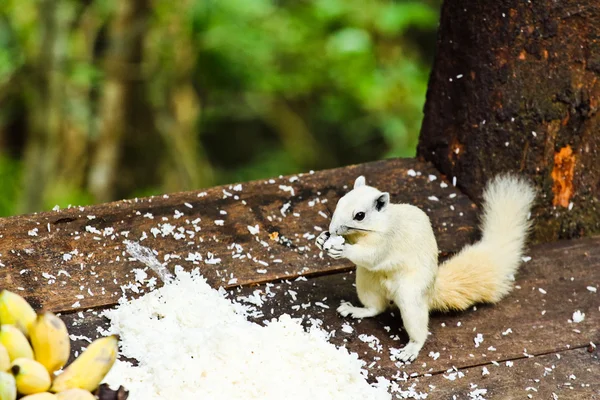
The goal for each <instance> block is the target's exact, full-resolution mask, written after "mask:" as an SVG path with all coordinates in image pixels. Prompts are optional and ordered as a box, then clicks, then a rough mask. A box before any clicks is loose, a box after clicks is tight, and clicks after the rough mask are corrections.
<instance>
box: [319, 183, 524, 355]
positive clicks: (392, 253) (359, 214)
mask: <svg viewBox="0 0 600 400" xmlns="http://www.w3.org/2000/svg"><path fill="white" fill-rule="evenodd" d="M534 198H535V191H534V189H533V188H532V187H531V185H529V184H528V183H526V182H525V181H524V180H522V179H520V178H518V177H516V176H514V175H510V174H507V175H500V176H497V177H496V178H494V179H493V180H491V182H489V183H488V185H487V187H486V189H485V191H484V193H483V213H482V216H481V230H482V238H481V240H480V241H479V242H477V243H475V244H472V245H468V246H465V247H464V248H463V249H462V250H461V251H460V252H459V253H458V254H456V255H455V256H454V257H452V258H450V259H449V260H447V261H445V262H444V263H443V264H441V265H440V266H439V267H438V248H437V243H436V240H435V236H434V233H433V229H432V228H431V222H430V220H429V217H428V216H427V214H425V213H424V212H423V211H421V209H419V208H418V207H415V206H412V205H409V204H391V203H390V195H389V193H385V192H381V191H379V190H377V189H376V188H374V187H372V186H368V185H367V184H366V181H365V177H364V176H359V177H358V178H357V179H356V181H355V182H354V188H353V189H352V190H351V191H350V192H348V193H347V194H346V195H344V196H343V197H342V198H341V199H340V200H339V201H338V203H337V206H336V209H335V212H334V213H333V216H332V218H331V224H330V225H329V232H323V233H321V234H320V235H319V237H318V238H317V240H316V243H317V246H318V247H319V248H321V249H322V250H324V251H325V252H326V253H327V254H328V255H329V256H331V257H333V258H335V259H338V258H347V259H348V260H350V261H352V262H353V263H354V264H355V265H356V290H357V293H358V298H359V300H360V302H361V303H362V304H363V305H364V307H355V306H353V305H352V304H350V303H346V302H343V303H342V304H341V305H340V306H339V308H338V309H337V311H338V312H339V313H340V314H341V315H342V316H344V317H345V316H348V315H351V316H352V317H354V318H366V317H373V316H375V315H378V314H380V313H382V312H384V311H385V310H386V309H387V308H388V306H389V305H390V302H393V303H394V304H395V305H396V306H397V307H398V308H399V310H400V313H401V315H402V321H403V322H404V328H405V329H406V332H407V333H408V336H409V339H410V340H409V342H408V344H407V345H406V346H405V347H404V348H403V349H402V351H401V352H400V354H399V356H398V358H399V359H400V360H401V361H404V362H410V361H413V360H414V359H415V358H416V357H417V355H418V354H419V351H420V350H421V348H422V347H423V345H424V343H425V340H426V339H427V334H428V329H427V326H428V322H429V311H433V310H439V311H449V310H465V309H467V308H468V307H470V306H471V305H473V304H476V303H496V302H498V301H499V300H500V299H502V298H503V297H504V296H505V295H506V294H507V293H508V292H509V291H510V290H511V289H512V280H513V274H515V273H516V271H517V269H518V267H519V264H520V262H521V256H522V253H523V248H524V245H525V239H526V236H527V232H528V230H529V227H530V223H529V221H528V217H529V210H530V208H531V205H532V203H533V201H534ZM339 236H343V238H344V239H345V240H341V239H342V238H340V237H339Z"/></svg>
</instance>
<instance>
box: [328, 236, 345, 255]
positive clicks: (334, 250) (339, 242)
mask: <svg viewBox="0 0 600 400" xmlns="http://www.w3.org/2000/svg"><path fill="white" fill-rule="evenodd" d="M345 248H346V244H345V240H344V238H343V237H342V236H331V237H329V239H327V241H326V242H325V243H324V244H323V250H325V251H326V252H327V255H328V256H329V257H331V258H334V259H336V260H337V259H338V258H342V257H344V250H345Z"/></svg>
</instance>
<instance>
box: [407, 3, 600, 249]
mask: <svg viewBox="0 0 600 400" xmlns="http://www.w3.org/2000/svg"><path fill="white" fill-rule="evenodd" d="M599 107H600V2H599V1H597V0H580V1H577V2H573V1H567V0H559V1H556V0H536V1H535V2H529V1H522V0H497V1H472V0H446V1H445V2H444V6H443V9H442V18H441V23H440V28H439V33H438V42H437V53H436V59H435V63H434V67H433V71H432V73H431V78H430V82H429V89H428V93H427V102H426V105H425V119H424V122H423V127H422V131H421V137H420V141H419V146H418V156H419V157H421V158H424V159H426V160H429V161H432V162H433V163H434V164H435V165H436V166H437V167H438V168H439V169H440V171H441V172H443V173H444V174H446V175H447V176H449V177H450V179H452V178H453V177H456V179H457V184H458V186H459V187H460V188H461V189H462V190H463V191H464V192H465V193H467V194H468V195H469V196H471V198H473V199H474V200H476V201H478V200H480V196H481V192H482V188H483V186H484V185H485V182H486V181H487V180H488V179H490V178H491V177H493V176H494V175H496V174H497V173H500V172H503V171H519V172H521V173H523V174H524V175H527V176H529V177H530V178H531V180H532V181H533V182H534V183H535V185H536V186H537V187H538V190H539V195H538V200H537V203H536V206H535V208H534V213H533V214H534V217H535V221H536V222H535V225H534V233H533V240H534V241H536V242H540V241H553V240H556V239H559V238H572V237H578V236H583V235H589V234H593V233H598V232H600V201H599V198H600V154H599V151H600V114H599V113H598V108H599Z"/></svg>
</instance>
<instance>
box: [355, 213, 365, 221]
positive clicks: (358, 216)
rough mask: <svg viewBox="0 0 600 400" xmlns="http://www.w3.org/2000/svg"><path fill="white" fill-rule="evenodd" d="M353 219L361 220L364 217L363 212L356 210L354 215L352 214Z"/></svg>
mask: <svg viewBox="0 0 600 400" xmlns="http://www.w3.org/2000/svg"><path fill="white" fill-rule="evenodd" d="M354 219H355V220H357V221H362V220H363V219H365V213H364V212H362V211H361V212H357V213H356V215H355V216H354Z"/></svg>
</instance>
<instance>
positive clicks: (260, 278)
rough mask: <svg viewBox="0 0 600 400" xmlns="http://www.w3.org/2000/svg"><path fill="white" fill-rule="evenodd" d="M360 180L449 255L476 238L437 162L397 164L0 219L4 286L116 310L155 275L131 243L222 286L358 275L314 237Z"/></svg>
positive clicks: (63, 304)
mask: <svg viewBox="0 0 600 400" xmlns="http://www.w3.org/2000/svg"><path fill="white" fill-rule="evenodd" d="M361 174H364V175H366V177H367V179H368V181H369V183H371V184H372V185H374V186H377V187H379V188H381V189H382V190H386V191H389V192H390V193H391V195H392V200H393V201H394V202H409V203H411V204H415V205H418V206H420V207H422V208H423V209H424V210H426V211H427V212H428V214H429V215H430V216H431V219H432V223H433V225H434V227H435V231H436V234H437V237H438V241H439V247H440V250H441V251H442V252H443V253H448V252H455V251H457V250H459V249H460V248H461V247H462V246H463V245H464V244H466V243H468V242H470V241H472V240H473V239H474V238H475V237H476V236H477V230H476V221H477V216H476V210H475V207H474V205H473V204H472V203H471V201H470V200H469V199H468V198H466V197H465V196H463V195H461V194H460V193H458V192H457V190H456V189H455V188H454V187H453V186H452V185H451V184H448V183H447V182H443V181H442V177H441V176H440V175H439V174H437V173H436V172H435V170H434V169H433V168H432V167H431V166H430V165H429V164H426V163H421V162H418V161H415V160H412V159H396V160H389V161H380V162H374V163H369V164H362V165H356V166H349V167H345V168H340V169H334V170H327V171H321V172H316V173H313V174H304V175H296V176H291V177H281V178H278V179H273V180H267V181H256V182H250V183H244V184H242V185H231V186H223V187H216V188H212V189H208V190H206V191H205V192H187V193H176V194H171V195H168V196H159V197H151V198H145V199H133V200H125V201H120V202H115V203H108V204H102V205H97V206H90V207H77V208H71V209H65V210H60V211H52V212H46V213H41V214H35V215H25V216H18V217H12V218H5V219H0V282H2V287H3V288H7V289H10V290H15V291H18V292H19V293H21V294H22V295H24V296H25V297H26V298H27V299H28V300H29V301H30V302H31V303H32V304H34V305H35V306H36V308H38V309H39V308H47V309H51V310H54V311H66V310H71V309H81V308H89V307H98V306H103V305H110V304H115V303H116V301H117V299H118V298H119V297H120V296H121V295H122V292H123V291H124V290H125V291H126V290H128V289H125V288H124V287H127V285H128V284H129V283H130V282H133V281H134V280H135V273H134V272H133V270H134V269H144V268H146V266H145V265H144V264H143V263H141V262H139V261H137V260H136V259H134V258H132V257H131V255H130V254H129V253H128V252H127V251H126V245H125V242H126V241H131V242H134V243H139V244H140V245H142V246H144V247H146V248H148V249H150V250H151V251H152V252H153V253H154V255H155V256H156V259H157V260H158V263H159V264H163V265H164V266H165V267H166V268H167V269H168V270H170V271H172V270H173V268H174V267H175V266H176V265H181V266H183V267H184V268H186V269H191V268H195V267H200V268H201V270H202V273H203V274H204V275H205V276H206V278H207V279H208V281H209V282H210V283H211V284H213V285H215V286H217V285H223V286H226V287H232V286H236V285H247V284H251V283H256V282H267V281H272V280H274V279H283V278H294V277H296V276H299V275H308V276H311V275H319V274H324V273H331V272H335V271H340V270H349V269H351V268H352V265H351V264H350V263H348V262H344V261H339V262H338V261H336V262H332V261H331V260H329V259H324V258H322V256H321V255H320V254H319V252H318V251H317V248H316V246H314V235H317V234H318V233H319V229H326V228H327V226H328V224H329V215H330V214H331V212H333V210H334V209H335V203H336V202H337V199H338V198H339V197H340V196H341V195H343V194H344V193H345V192H346V191H347V190H348V186H351V185H352V183H353V182H354V179H355V178H356V177H357V176H358V175H361ZM434 179H435V180H434ZM442 182H443V183H442ZM221 224H222V225H221ZM249 226H252V227H255V228H256V229H258V230H259V231H258V233H257V234H252V233H251V232H250V230H249V228H248V227H249ZM211 255H212V256H211ZM211 257H212V258H211ZM211 259H212V260H213V261H214V260H217V259H220V262H218V263H216V264H211V263H207V261H208V262H210V260H211ZM146 269H147V268H146ZM148 274H149V275H150V276H155V275H154V273H153V272H152V271H148Z"/></svg>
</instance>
